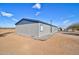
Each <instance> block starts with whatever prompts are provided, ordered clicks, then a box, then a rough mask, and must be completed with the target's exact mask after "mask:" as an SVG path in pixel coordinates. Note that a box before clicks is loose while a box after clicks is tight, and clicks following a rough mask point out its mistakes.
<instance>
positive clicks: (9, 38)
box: [0, 29, 79, 55]
mask: <svg viewBox="0 0 79 59" xmlns="http://www.w3.org/2000/svg"><path fill="white" fill-rule="evenodd" d="M0 54H1V55H15V54H17V55H24V54H25V55H63V54H64V55H72V54H75V55H76V54H77V55H78V54H79V36H74V35H67V34H63V33H62V32H60V33H56V34H55V35H52V36H51V37H50V38H49V39H48V40H46V41H40V40H35V39H32V37H30V36H21V35H17V34H16V32H15V30H14V29H0Z"/></svg>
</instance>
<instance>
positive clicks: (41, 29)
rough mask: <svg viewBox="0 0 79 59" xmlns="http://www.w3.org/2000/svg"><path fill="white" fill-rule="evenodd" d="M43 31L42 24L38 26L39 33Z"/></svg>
mask: <svg viewBox="0 0 79 59" xmlns="http://www.w3.org/2000/svg"><path fill="white" fill-rule="evenodd" d="M42 31H43V24H40V32H42Z"/></svg>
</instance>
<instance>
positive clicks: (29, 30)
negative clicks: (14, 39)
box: [16, 23, 39, 37]
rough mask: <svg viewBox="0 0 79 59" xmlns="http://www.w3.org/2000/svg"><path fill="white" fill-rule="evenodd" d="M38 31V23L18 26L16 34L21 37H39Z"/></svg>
mask: <svg viewBox="0 0 79 59" xmlns="http://www.w3.org/2000/svg"><path fill="white" fill-rule="evenodd" d="M38 30H39V24H38V23H30V24H22V25H16V32H17V34H21V35H29V36H33V37H37V36H39V35H38V33H39V32H38Z"/></svg>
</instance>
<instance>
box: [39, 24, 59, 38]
mask: <svg viewBox="0 0 79 59" xmlns="http://www.w3.org/2000/svg"><path fill="white" fill-rule="evenodd" d="M41 24H42V23H39V36H40V37H41V36H47V35H51V34H54V33H56V32H57V31H58V29H57V27H54V26H53V27H52V28H51V26H50V25H46V24H42V25H43V31H40V25H41ZM51 30H52V31H51Z"/></svg>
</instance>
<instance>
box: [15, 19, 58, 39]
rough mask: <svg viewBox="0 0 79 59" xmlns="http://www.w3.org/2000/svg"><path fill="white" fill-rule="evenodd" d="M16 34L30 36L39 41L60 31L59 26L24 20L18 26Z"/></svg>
mask: <svg viewBox="0 0 79 59" xmlns="http://www.w3.org/2000/svg"><path fill="white" fill-rule="evenodd" d="M15 25H16V33H17V34H19V35H29V36H32V37H33V38H36V39H39V38H40V37H44V36H47V35H50V34H54V33H56V32H57V31H58V28H57V26H54V25H51V24H48V23H46V22H42V21H39V20H33V19H27V18H23V19H21V20H20V21H18V22H17V23H16V24H15Z"/></svg>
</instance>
